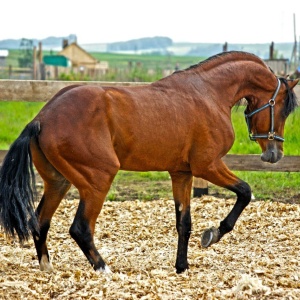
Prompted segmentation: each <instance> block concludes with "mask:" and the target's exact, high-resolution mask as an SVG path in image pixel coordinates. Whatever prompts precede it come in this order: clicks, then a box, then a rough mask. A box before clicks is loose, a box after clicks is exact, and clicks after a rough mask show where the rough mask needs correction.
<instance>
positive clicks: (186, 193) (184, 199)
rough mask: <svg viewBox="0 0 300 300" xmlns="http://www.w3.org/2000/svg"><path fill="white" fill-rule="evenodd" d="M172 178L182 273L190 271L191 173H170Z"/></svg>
mask: <svg viewBox="0 0 300 300" xmlns="http://www.w3.org/2000/svg"><path fill="white" fill-rule="evenodd" d="M170 175H171V178H172V188H173V196H174V201H175V212H176V229H177V233H178V247H177V258H176V264H175V268H176V272H177V273H182V272H184V271H185V270H186V269H188V261H187V252H188V242H189V238H190V233H191V212H190V200H191V189H192V179H193V177H192V174H191V173H188V172H187V173H184V172H178V173H170Z"/></svg>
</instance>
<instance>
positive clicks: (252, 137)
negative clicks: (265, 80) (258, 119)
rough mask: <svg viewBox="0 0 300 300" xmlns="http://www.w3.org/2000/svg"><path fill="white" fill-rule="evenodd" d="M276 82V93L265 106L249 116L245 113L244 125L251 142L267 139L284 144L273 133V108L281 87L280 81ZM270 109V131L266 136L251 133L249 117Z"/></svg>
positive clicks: (279, 137)
mask: <svg viewBox="0 0 300 300" xmlns="http://www.w3.org/2000/svg"><path fill="white" fill-rule="evenodd" d="M277 80H278V85H277V88H276V91H275V93H274V95H273V97H272V98H271V99H270V100H269V102H268V103H267V104H265V105H263V106H262V107H260V108H258V109H256V110H254V111H252V112H251V113H249V114H246V113H245V119H246V123H247V126H248V132H249V138H250V140H251V141H256V139H268V140H277V141H280V142H284V138H283V137H281V136H278V135H276V134H275V131H274V106H275V99H276V97H277V94H278V92H279V89H280V85H281V81H280V79H279V78H277ZM268 107H270V113H271V126H270V131H269V133H268V134H253V133H252V131H251V117H252V116H253V115H255V114H257V113H259V112H260V111H262V110H264V109H265V108H268Z"/></svg>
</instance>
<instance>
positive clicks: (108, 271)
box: [95, 265, 112, 274]
mask: <svg viewBox="0 0 300 300" xmlns="http://www.w3.org/2000/svg"><path fill="white" fill-rule="evenodd" d="M95 271H96V272H99V273H104V274H112V271H111V270H110V268H109V267H108V266H107V265H105V266H104V268H99V269H96V270H95Z"/></svg>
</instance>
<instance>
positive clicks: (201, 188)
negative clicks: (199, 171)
mask: <svg viewBox="0 0 300 300" xmlns="http://www.w3.org/2000/svg"><path fill="white" fill-rule="evenodd" d="M193 193H194V194H193V196H194V197H202V196H203V195H208V183H207V181H206V180H204V179H202V178H197V177H194V181H193Z"/></svg>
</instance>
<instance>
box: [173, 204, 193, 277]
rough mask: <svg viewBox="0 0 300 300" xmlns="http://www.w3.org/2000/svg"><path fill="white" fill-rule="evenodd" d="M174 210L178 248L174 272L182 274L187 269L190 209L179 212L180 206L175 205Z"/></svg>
mask: <svg viewBox="0 0 300 300" xmlns="http://www.w3.org/2000/svg"><path fill="white" fill-rule="evenodd" d="M175 209H176V229H177V232H178V247H177V259H176V264H175V268H176V272H177V273H182V272H184V271H185V270H186V269H188V261H187V252H188V242H189V238H190V234H191V213H190V207H187V208H186V210H185V211H184V212H182V211H181V206H180V204H178V203H176V204H175Z"/></svg>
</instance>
